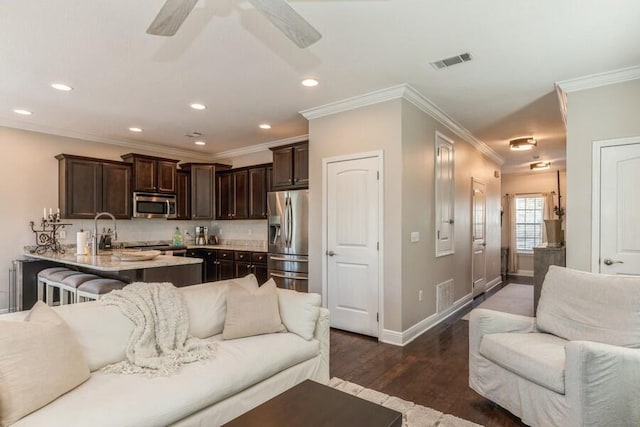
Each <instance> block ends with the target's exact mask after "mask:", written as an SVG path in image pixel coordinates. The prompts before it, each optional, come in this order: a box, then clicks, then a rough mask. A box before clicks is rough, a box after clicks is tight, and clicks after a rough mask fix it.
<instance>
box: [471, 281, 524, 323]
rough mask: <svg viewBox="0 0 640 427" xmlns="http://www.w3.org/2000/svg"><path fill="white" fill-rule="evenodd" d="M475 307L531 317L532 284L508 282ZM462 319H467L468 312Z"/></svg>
mask: <svg viewBox="0 0 640 427" xmlns="http://www.w3.org/2000/svg"><path fill="white" fill-rule="evenodd" d="M476 308H487V309H489V310H495V311H502V312H505V313H511V314H520V315H522V316H529V317H533V285H519V284H517V283H510V284H508V285H507V286H505V287H504V288H502V289H500V290H499V291H498V292H496V293H495V295H493V296H491V297H489V298H488V299H487V300H486V301H483V302H482V303H481V304H480V305H479V306H478V307H476ZM462 320H469V314H468V313H467V314H466V315H465V316H464V317H463V318H462Z"/></svg>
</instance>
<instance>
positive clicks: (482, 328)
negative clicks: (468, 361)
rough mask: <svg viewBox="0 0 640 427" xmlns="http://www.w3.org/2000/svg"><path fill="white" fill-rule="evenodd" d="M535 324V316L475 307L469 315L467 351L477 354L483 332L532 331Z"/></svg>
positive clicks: (534, 328)
mask: <svg viewBox="0 0 640 427" xmlns="http://www.w3.org/2000/svg"><path fill="white" fill-rule="evenodd" d="M535 325H536V319H535V317H527V316H520V315H518V314H510V313H503V312H501V311H494V310H487V309H485V308H476V309H474V310H472V311H471V313H470V315H469V353H470V354H478V352H479V351H480V342H481V341H482V337H483V336H484V335H485V334H497V333H502V332H522V333H527V332H534V331H535V330H536V327H535Z"/></svg>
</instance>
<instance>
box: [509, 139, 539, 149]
mask: <svg viewBox="0 0 640 427" xmlns="http://www.w3.org/2000/svg"><path fill="white" fill-rule="evenodd" d="M536 145H538V142H537V141H536V140H535V138H533V137H531V136H527V137H524V138H518V139H512V140H511V141H509V148H511V149H512V150H513V151H524V150H531V149H532V148H533V147H535V146H536Z"/></svg>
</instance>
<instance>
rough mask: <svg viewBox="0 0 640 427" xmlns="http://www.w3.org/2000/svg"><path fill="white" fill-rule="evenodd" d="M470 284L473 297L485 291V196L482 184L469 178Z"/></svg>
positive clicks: (484, 188)
mask: <svg viewBox="0 0 640 427" xmlns="http://www.w3.org/2000/svg"><path fill="white" fill-rule="evenodd" d="M471 182H472V184H471V253H472V255H471V256H472V259H471V277H472V279H471V283H472V294H473V296H474V297H475V296H476V295H480V294H481V293H483V292H484V291H485V284H486V283H487V280H486V256H485V255H486V250H485V249H486V246H487V242H486V229H487V227H486V222H487V218H486V212H487V208H486V206H487V203H486V200H487V195H486V187H485V185H484V183H483V182H482V181H480V180H478V179H476V178H471Z"/></svg>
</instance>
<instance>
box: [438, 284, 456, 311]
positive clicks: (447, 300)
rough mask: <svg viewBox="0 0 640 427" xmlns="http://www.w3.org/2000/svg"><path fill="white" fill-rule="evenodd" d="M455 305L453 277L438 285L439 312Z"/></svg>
mask: <svg viewBox="0 0 640 427" xmlns="http://www.w3.org/2000/svg"><path fill="white" fill-rule="evenodd" d="M452 306H453V279H449V280H447V281H446V282H442V283H440V284H439V285H437V286H436V307H437V310H438V313H442V312H444V311H447V310H448V309H449V308H451V307H452Z"/></svg>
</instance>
